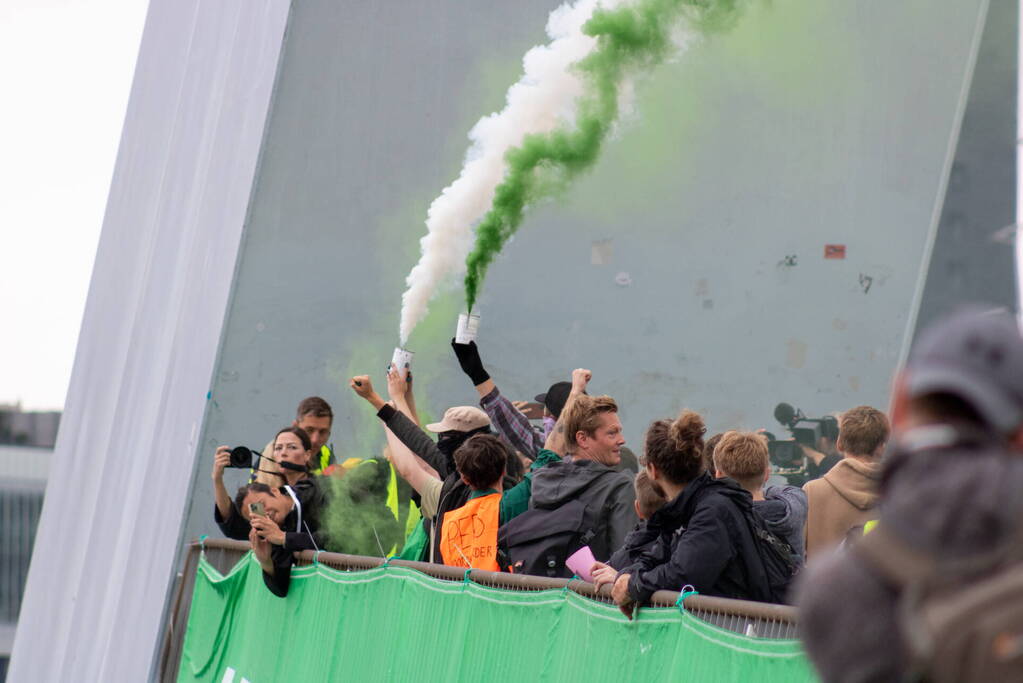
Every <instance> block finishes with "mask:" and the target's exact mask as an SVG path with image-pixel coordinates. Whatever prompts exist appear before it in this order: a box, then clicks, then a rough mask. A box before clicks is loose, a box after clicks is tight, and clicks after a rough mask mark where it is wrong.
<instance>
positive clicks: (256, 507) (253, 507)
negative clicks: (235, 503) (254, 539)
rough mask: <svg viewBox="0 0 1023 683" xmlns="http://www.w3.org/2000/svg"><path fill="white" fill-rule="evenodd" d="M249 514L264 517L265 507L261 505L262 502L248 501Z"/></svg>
mask: <svg viewBox="0 0 1023 683" xmlns="http://www.w3.org/2000/svg"><path fill="white" fill-rule="evenodd" d="M249 514H250V515H254V516H258V517H266V508H264V507H263V504H262V503H249Z"/></svg>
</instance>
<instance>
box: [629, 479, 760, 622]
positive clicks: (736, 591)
mask: <svg viewBox="0 0 1023 683" xmlns="http://www.w3.org/2000/svg"><path fill="white" fill-rule="evenodd" d="M752 508H753V497H752V496H751V495H750V493H749V492H748V491H746V490H744V489H742V488H740V487H739V485H738V484H737V483H735V481H733V480H731V479H727V478H725V479H714V478H713V477H711V476H710V474H708V473H707V472H704V473H703V474H701V475H700V476H699V477H697V478H696V479H695V480H693V481H692V482H690V483H689V484H687V485H686V487H685V489H684V490H683V491H682V493H680V494H679V495H678V497H676V498H675V499H674V500H672V501H669V502H668V503H667V504H666V505H665V506H664V507H662V508H661V509H660V510H658V511H657V512H655V513H654V514H653V516H652V517H651V518H650V521H649V523H648V524H647V526H648V528H650V529H656V530H657V532H658V536H659V537H658V540H657V541H656V542H655V543H654V544H653V545H652V546H651V547H650V548H649V550H648V551H647V552H646V553H644V554H643V556H642V557H641V558H640V560H639V562H637V563H636V564H635V565H633V566H632V567H629V568H627V569H623V570H622V573H626V574H631V577H630V579H629V595H630V596H631V597H632V598H633V599H634V600H636V601H637V602H640V603H643V602H647V601H648V600H649V599H650V596H651V595H653V593H654V592H655V591H658V590H675V591H677V590H681V589H682V587H683V586H686V585H690V586H693V587H694V588H695V589H696V590H697V591H699V592H700V593H702V594H704V595H716V596H720V597H725V598H738V599H742V600H760V601H765V600H769V596H770V594H771V588H770V585H769V583H768V579H767V575H766V572H765V570H764V565H763V561H762V560H761V558H760V552H759V550H758V547H757V542H756V540H755V539H754V537H753V533H752V531H751V530H750V525H749V521H748V518H747V515H752V514H753V511H752Z"/></svg>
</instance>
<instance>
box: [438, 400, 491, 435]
mask: <svg viewBox="0 0 1023 683" xmlns="http://www.w3.org/2000/svg"><path fill="white" fill-rule="evenodd" d="M489 426H490V418H489V417H487V414H486V413H484V412H483V411H482V410H480V409H479V408H476V407H475V406H455V407H454V408H448V409H447V410H445V411H444V419H443V420H441V421H440V422H434V423H433V424H429V425H426V428H427V429H429V430H430V431H431V432H436V433H438V434H439V433H440V432H471V431H472V430H474V429H479V428H480V427H489Z"/></svg>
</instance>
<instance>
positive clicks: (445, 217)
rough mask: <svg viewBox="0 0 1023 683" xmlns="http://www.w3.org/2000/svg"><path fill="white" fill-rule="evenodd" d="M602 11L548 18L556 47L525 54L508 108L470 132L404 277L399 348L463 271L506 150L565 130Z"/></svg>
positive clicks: (561, 11) (589, 1)
mask: <svg viewBox="0 0 1023 683" xmlns="http://www.w3.org/2000/svg"><path fill="white" fill-rule="evenodd" d="M623 2H625V0H603V1H602V2H600V3H599V4H600V5H601V6H602V7H605V8H610V7H616V6H619V5H621V4H622V3H623ZM597 7H598V0H578V1H577V2H574V3H566V4H564V5H562V6H560V7H558V8H557V9H555V10H554V11H553V12H551V14H550V16H549V18H548V21H547V34H548V36H549V37H550V38H551V42H550V43H548V44H547V45H540V46H537V47H534V48H532V49H531V50H529V51H528V52H527V53H526V54H525V56H524V57H523V59H522V63H523V75H522V77H521V78H520V79H519V81H518V82H517V83H515V84H514V85H512V86H511V87H510V88H509V89H508V92H507V95H506V98H505V100H506V103H505V107H504V109H502V110H501V111H500V112H497V113H494V114H490V115H489V116H484V117H483V118H481V119H480V120H479V121H478V122H477V123H476V125H475V126H473V128H472V130H471V131H469V139H470V140H471V141H472V145H471V146H470V148H469V150H468V152H467V153H466V158H465V163H464V164H463V167H462V171H461V173H460V174H459V176H458V178H457V179H456V180H455V181H454V182H453V183H451V184H450V185H449V186H447V187H446V188H444V190H442V191H441V193H440V196H438V197H437V198H436V199H434V200H433V203H432V204H431V205H430V208H429V210H428V212H427V218H426V227H427V233H426V235H425V236H424V237H423V238H422V240H420V246H421V250H422V255H421V256H420V259H419V262H418V263H417V264H416V265H415V267H413V268H412V270H411V272H409V275H408V277H407V278H406V285H407V289H406V291H405V293H404V294H403V295H402V310H401V325H400V337H401V346H403V347H404V346H405V345H406V343H407V342H408V337H409V335H410V334H411V333H412V329H413V328H414V327H415V326H416V325H417V324H418V323H419V322H420V321H422V319H423V318H424V317H425V316H426V311H427V305H428V304H429V302H430V300H431V299H432V298H433V297H434V295H435V293H436V292H437V289H438V287H440V286H441V285H442V284H443V283H444V281H445V280H446V279H447V278H448V277H449V276H451V275H453V274H456V273H457V272H459V271H460V270H461V268H462V266H463V263H464V261H465V258H466V256H467V255H468V253H469V250H470V248H471V247H472V242H473V237H472V226H473V224H474V223H475V222H476V221H478V220H479V219H480V218H481V217H482V216H483V215H484V214H485V213H486V212H487V210H488V209H489V208H490V207H491V205H492V203H493V201H494V196H495V190H496V188H497V186H498V184H499V183H500V182H501V180H502V179H503V178H504V177H505V175H506V171H507V169H508V162H507V160H506V158H505V155H506V154H507V152H508V150H510V149H512V148H514V147H516V146H518V145H521V144H523V142H524V140H525V139H526V136H528V135H537V134H542V133H546V132H550V131H552V130H554V129H556V128H558V127H559V126H561V127H563V126H565V125H568V124H570V123H571V121H572V120H573V118H574V117H575V116H576V112H575V111H574V108H575V105H576V103H577V100H579V98H580V97H581V96H582V95H583V93H584V86H585V83H584V82H583V79H582V78H581V76H582V74H580V73H579V72H577V71H575V70H574V69H573V68H572V65H573V64H575V63H577V62H579V61H580V60H582V59H585V58H586V57H587V56H588V55H590V54H591V53H592V52H593V50H594V49H595V48H596V46H597V38H596V37H594V36H593V35H587V34H586V33H584V32H583V30H582V28H583V26H584V25H585V24H586V22H587V21H589V20H590V19H591V17H593V16H594V12H595V10H596V9H597Z"/></svg>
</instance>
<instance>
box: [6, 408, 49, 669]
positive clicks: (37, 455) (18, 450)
mask: <svg viewBox="0 0 1023 683" xmlns="http://www.w3.org/2000/svg"><path fill="white" fill-rule="evenodd" d="M0 414H2V415H3V416H4V417H7V416H9V415H10V414H11V413H10V412H8V411H7V410H4V412H3V413H0ZM21 415H32V413H21ZM35 415H55V416H57V417H59V415H60V414H59V413H35ZM55 423H56V420H54V424H55ZM54 432H56V427H54ZM52 456H53V451H52V450H51V449H49V448H32V447H27V446H11V445H0V682H2V681H4V680H6V677H7V662H8V659H9V658H10V656H11V649H12V648H13V646H14V633H15V630H16V627H17V625H18V613H19V612H20V610H21V596H22V593H23V592H24V590H25V579H26V578H27V577H28V565H29V560H30V559H31V558H32V546H33V544H34V542H35V535H36V526H37V525H38V524H39V513H40V511H41V510H42V507H43V493H44V492H45V489H46V478H47V476H48V475H49V472H50V460H51V458H52Z"/></svg>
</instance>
